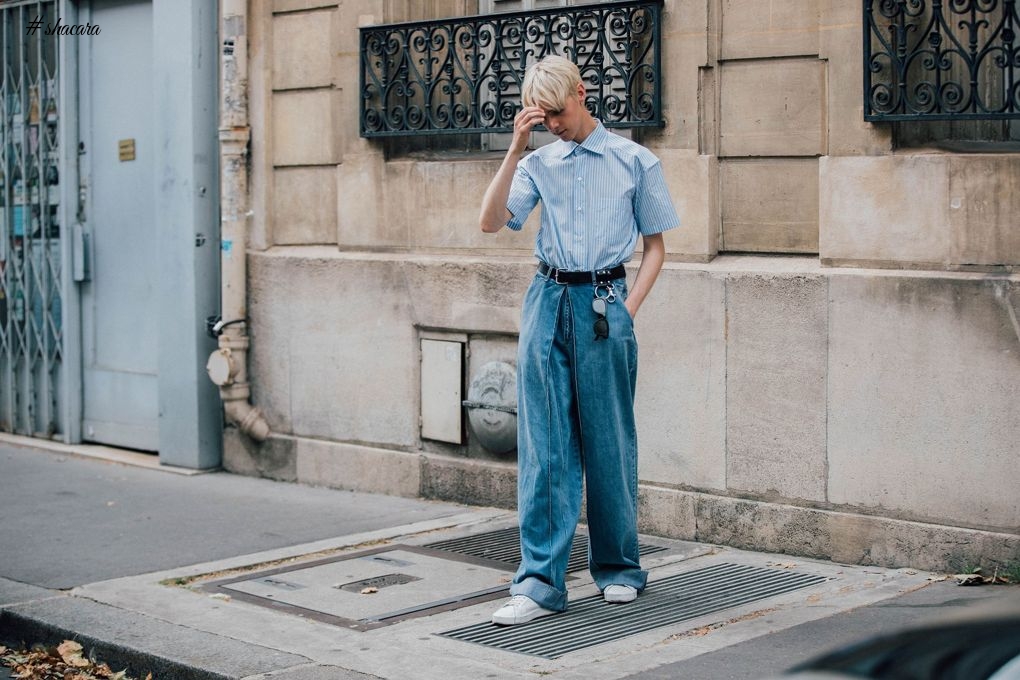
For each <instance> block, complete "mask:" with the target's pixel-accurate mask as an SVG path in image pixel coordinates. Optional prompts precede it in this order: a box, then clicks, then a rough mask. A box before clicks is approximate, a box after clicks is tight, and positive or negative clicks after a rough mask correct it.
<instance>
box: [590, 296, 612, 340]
mask: <svg viewBox="0 0 1020 680" xmlns="http://www.w3.org/2000/svg"><path fill="white" fill-rule="evenodd" d="M591 310H592V311H593V312H595V314H596V317H597V318H596V319H595V340H600V339H601V340H605V339H606V338H608V337H609V320H608V319H606V301H605V299H604V298H600V297H597V298H595V299H594V300H592V301H591Z"/></svg>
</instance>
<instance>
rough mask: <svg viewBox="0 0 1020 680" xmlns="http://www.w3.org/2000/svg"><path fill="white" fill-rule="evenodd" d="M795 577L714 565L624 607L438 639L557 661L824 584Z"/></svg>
mask: <svg viewBox="0 0 1020 680" xmlns="http://www.w3.org/2000/svg"><path fill="white" fill-rule="evenodd" d="M826 580H827V579H826V577H824V576H818V575H815V574H805V573H800V572H796V571H789V570H778V569H763V568H761V567H751V566H745V565H738V564H717V565H713V566H710V567H704V568H702V569H696V570H694V571H689V572H684V573H682V574H676V575H674V576H669V577H666V578H663V579H658V580H654V581H651V582H650V583H649V584H648V587H647V588H646V589H645V592H644V593H642V595H641V596H640V597H639V598H638V599H637V600H636V601H634V602H632V603H630V604H626V605H617V604H606V603H605V602H603V601H602V596H601V595H593V596H591V597H586V598H583V599H581V600H578V601H576V602H571V603H570V609H568V610H567V611H566V612H564V613H562V614H557V615H555V616H549V617H546V618H541V619H537V620H535V621H532V622H531V623H527V624H524V625H521V626H510V627H505V628H504V627H499V626H494V625H492V624H491V623H489V622H486V623H480V624H475V625H472V626H466V627H464V628H457V629H454V630H449V631H446V632H444V633H439V634H438V635H441V636H443V637H448V638H453V639H455V640H463V641H465V642H474V643H476V644H480V645H484V646H486V647H495V648H497V649H502V650H506V651H510V652H517V653H519V654H530V655H532V656H540V657H543V658H546V659H557V658H559V657H561V656H563V655H564V654H569V653H570V652H575V651H577V650H579V649H585V648H587V647H594V646H595V645H599V644H603V643H605V642H611V641H613V640H619V639H621V638H624V637H627V636H630V635H636V634H637V633H643V632H645V631H649V630H652V629H654V628H660V627H662V626H669V625H672V624H675V623H679V622H681V621H687V620H690V619H694V618H697V617H699V616H704V615H706V614H712V613H715V612H718V611H722V610H724V609H729V608H731V607H737V606H739V605H743V604H747V603H749V602H754V601H756V600H762V599H765V598H769V597H774V596H776V595H781V594H783V593H788V592H791V591H794V590H799V589H801V588H807V587H810V586H814V585H817V584H819V583H823V582H825V581H826Z"/></svg>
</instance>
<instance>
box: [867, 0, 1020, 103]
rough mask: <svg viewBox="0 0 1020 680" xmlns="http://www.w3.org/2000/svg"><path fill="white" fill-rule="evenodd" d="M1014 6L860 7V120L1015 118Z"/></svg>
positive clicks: (959, 1)
mask: <svg viewBox="0 0 1020 680" xmlns="http://www.w3.org/2000/svg"><path fill="white" fill-rule="evenodd" d="M1017 12H1018V9H1017V0H931V2H930V4H929V2H928V1H927V0H864V21H863V27H864V119H865V120H867V121H904V120H994V119H1000V120H1002V119H1017V118H1020V80H1018V79H1017V71H1018V70H1020V50H1018V45H1017V39H1018V30H1020V15H1018V13H1017Z"/></svg>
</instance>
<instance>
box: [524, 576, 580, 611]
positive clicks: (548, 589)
mask: <svg viewBox="0 0 1020 680" xmlns="http://www.w3.org/2000/svg"><path fill="white" fill-rule="evenodd" d="M510 594H511V595H526V596H527V597H530V598H531V599H532V600H534V601H535V602H537V603H538V606H539V607H542V608H543V609H551V610H552V611H554V612H561V611H563V610H565V609H566V608H567V591H565V590H557V589H556V588H553V587H552V586H551V585H549V584H548V583H543V582H542V581H539V580H538V579H537V578H530V577H529V578H526V579H524V580H523V581H521V582H520V583H514V584H512V585H511V586H510Z"/></svg>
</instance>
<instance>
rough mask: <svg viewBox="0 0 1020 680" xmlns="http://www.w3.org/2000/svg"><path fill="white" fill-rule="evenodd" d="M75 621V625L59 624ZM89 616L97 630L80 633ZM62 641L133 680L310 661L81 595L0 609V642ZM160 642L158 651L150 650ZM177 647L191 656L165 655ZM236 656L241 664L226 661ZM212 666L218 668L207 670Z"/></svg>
mask: <svg viewBox="0 0 1020 680" xmlns="http://www.w3.org/2000/svg"><path fill="white" fill-rule="evenodd" d="M83 614H84V616H83ZM76 619H77V621H76V622H75V623H71V624H69V625H65V623H64V621H67V620H71V621H75V620H76ZM89 619H92V620H93V621H94V622H95V623H94V624H93V625H92V626H91V627H93V628H99V629H100V631H98V632H92V631H90V632H85V630H87V629H88V628H89ZM54 621H60V623H55V622H54ZM104 628H105V629H106V630H102V629H104ZM115 639H117V640H125V639H131V640H132V642H134V643H135V644H132V643H128V642H114V641H113V640H115ZM64 640H74V641H76V642H78V643H79V644H81V645H82V647H83V648H84V652H85V655H86V656H87V657H88V658H94V659H97V660H100V661H102V662H104V663H106V664H107V665H108V666H110V668H111V669H112V670H114V671H119V670H127V672H128V674H129V675H132V676H133V677H136V678H138V679H139V680H144V678H145V677H146V674H148V673H152V677H153V679H154V680H241V678H246V677H250V676H253V675H257V674H259V673H267V672H274V671H280V670H284V669H287V668H291V667H293V666H297V665H302V664H307V663H309V661H310V660H309V659H306V658H305V657H301V656H297V655H294V654H289V653H286V652H279V651H277V650H272V649H269V648H266V647H258V646H256V645H251V644H248V643H243V642H240V641H238V640H234V639H232V638H226V637H223V636H220V635H215V634H213V633H206V632H202V631H198V630H194V629H191V628H183V627H181V626H177V625H175V624H171V623H168V622H166V621H161V620H158V619H154V618H151V617H148V616H144V615H142V614H138V613H136V612H131V611H127V610H122V609H119V608H116V607H110V606H108V605H103V604H100V603H98V602H93V601H91V600H84V599H81V598H74V597H69V598H58V599H56V600H47V601H45V602H37V603H31V604H27V605H15V606H9V607H5V608H2V609H0V643H3V644H5V645H8V646H12V647H13V646H19V645H34V644H40V643H41V644H46V645H57V644H59V643H60V642H62V641H64ZM160 646H162V647H163V649H160V650H154V649H153V648H154V647H160ZM177 649H180V650H186V651H187V652H188V653H189V654H190V655H191V656H192V657H193V658H192V659H191V660H188V659H184V658H181V657H179V656H177V657H175V656H171V655H170V654H168V653H167V652H173V651H174V650H177ZM210 656H215V662H214V663H209V661H210ZM239 658H240V659H243V662H241V663H237V662H234V663H232V661H233V660H235V659H239ZM217 665H218V666H220V668H219V669H216V670H213V669H211V668H210V666H213V667H215V666H217ZM231 666H234V668H231Z"/></svg>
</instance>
